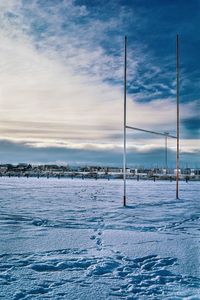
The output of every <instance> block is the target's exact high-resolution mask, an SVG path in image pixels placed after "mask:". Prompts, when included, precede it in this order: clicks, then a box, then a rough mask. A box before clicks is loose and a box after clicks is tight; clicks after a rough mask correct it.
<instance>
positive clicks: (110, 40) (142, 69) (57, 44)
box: [0, 0, 200, 166]
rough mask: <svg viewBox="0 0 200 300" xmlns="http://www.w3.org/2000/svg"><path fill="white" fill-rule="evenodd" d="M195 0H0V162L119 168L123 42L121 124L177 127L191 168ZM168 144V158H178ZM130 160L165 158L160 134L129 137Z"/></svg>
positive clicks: (194, 151) (197, 45)
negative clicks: (178, 57)
mask: <svg viewBox="0 0 200 300" xmlns="http://www.w3.org/2000/svg"><path fill="white" fill-rule="evenodd" d="M199 28H200V1H199V0H190V1H187V0H176V1H175V0H162V1H159V0H151V1H147V0H132V1H128V0H126V1H125V0H123V1H122V0H106V1H105V0H92V1H91V0H77V1H75V0H7V1H4V0H0V38H1V44H0V163H5V162H11V163H18V162H32V163H43V162H44V163H52V162H57V163H65V164H66V163H70V164H101V165H102V164H106V165H122V149H123V148H122V145H123V47H124V45H123V42H124V35H127V36H128V91H127V92H128V94H127V110H128V124H129V125H132V126H135V127H142V128H147V129H151V130H157V131H161V132H164V131H168V132H170V133H171V134H174V135H175V134H176V131H175V128H176V110H175V109H176V94H175V90H176V80H175V79H176V69H175V66H176V57H175V47H176V45H175V39H176V34H177V33H179V35H180V43H181V45H180V48H181V49H180V51H181V75H180V76H181V88H180V90H181V95H180V101H181V107H180V116H181V164H182V165H183V166H186V165H189V166H198V163H199V162H198V155H199V144H198V138H199V131H198V129H199V128H198V127H199V99H200V89H199V86H200V71H199V69H200V60H199V53H200V34H199ZM175 147H176V145H175V140H171V141H169V164H171V165H173V163H174V161H175ZM128 163H129V164H130V165H135V166H138V165H148V166H155V165H160V166H162V165H163V164H164V140H163V138H157V137H155V136H151V135H146V134H143V133H142V134H141V133H138V132H130V133H129V134H128Z"/></svg>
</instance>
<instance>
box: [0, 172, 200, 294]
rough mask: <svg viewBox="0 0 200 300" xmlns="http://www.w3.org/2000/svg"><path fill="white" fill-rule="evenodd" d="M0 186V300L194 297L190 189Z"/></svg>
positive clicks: (199, 285)
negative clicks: (124, 201)
mask: <svg viewBox="0 0 200 300" xmlns="http://www.w3.org/2000/svg"><path fill="white" fill-rule="evenodd" d="M127 189H128V206H127V207H126V208H123V207H122V191H123V182H122V180H111V181H107V180H94V179H93V180H72V179H60V180H58V179H45V178H42V179H37V178H29V179H26V178H1V179H0V299H8V300H10V299H13V300H17V299H56V300H59V299H67V300H79V299H80V300H96V299H97V300H100V299H102V300H112V299H113V300H114V299H129V300H131V299H145V300H146V299H147V300H148V299H159V300H160V299H173V300H178V299H200V203H199V194H200V193H199V191H200V183H199V182H189V183H188V184H187V183H185V182H181V183H180V198H181V199H180V200H175V183H174V182H164V181H163V182H161V181H157V182H153V181H139V182H137V181H129V182H128V187H127Z"/></svg>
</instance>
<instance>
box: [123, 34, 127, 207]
mask: <svg viewBox="0 0 200 300" xmlns="http://www.w3.org/2000/svg"><path fill="white" fill-rule="evenodd" d="M126 69H127V37H126V36H125V37H124V153H123V180H124V193H123V206H126V71H127V70H126Z"/></svg>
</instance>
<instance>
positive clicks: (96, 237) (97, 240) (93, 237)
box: [90, 218, 105, 251]
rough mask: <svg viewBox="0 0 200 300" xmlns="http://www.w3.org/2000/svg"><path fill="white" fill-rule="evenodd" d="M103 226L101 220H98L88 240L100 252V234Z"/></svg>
mask: <svg viewBox="0 0 200 300" xmlns="http://www.w3.org/2000/svg"><path fill="white" fill-rule="evenodd" d="M104 227H105V224H104V220H103V218H99V220H98V222H97V227H96V228H95V229H94V234H92V235H91V237H90V239H91V240H94V241H95V244H96V249H97V250H99V251H101V250H102V247H103V241H102V234H103V230H104Z"/></svg>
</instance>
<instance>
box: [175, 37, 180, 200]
mask: <svg viewBox="0 0 200 300" xmlns="http://www.w3.org/2000/svg"><path fill="white" fill-rule="evenodd" d="M176 137H177V139H176V199H179V150H180V149H179V139H180V136H179V35H178V34H177V35H176Z"/></svg>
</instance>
